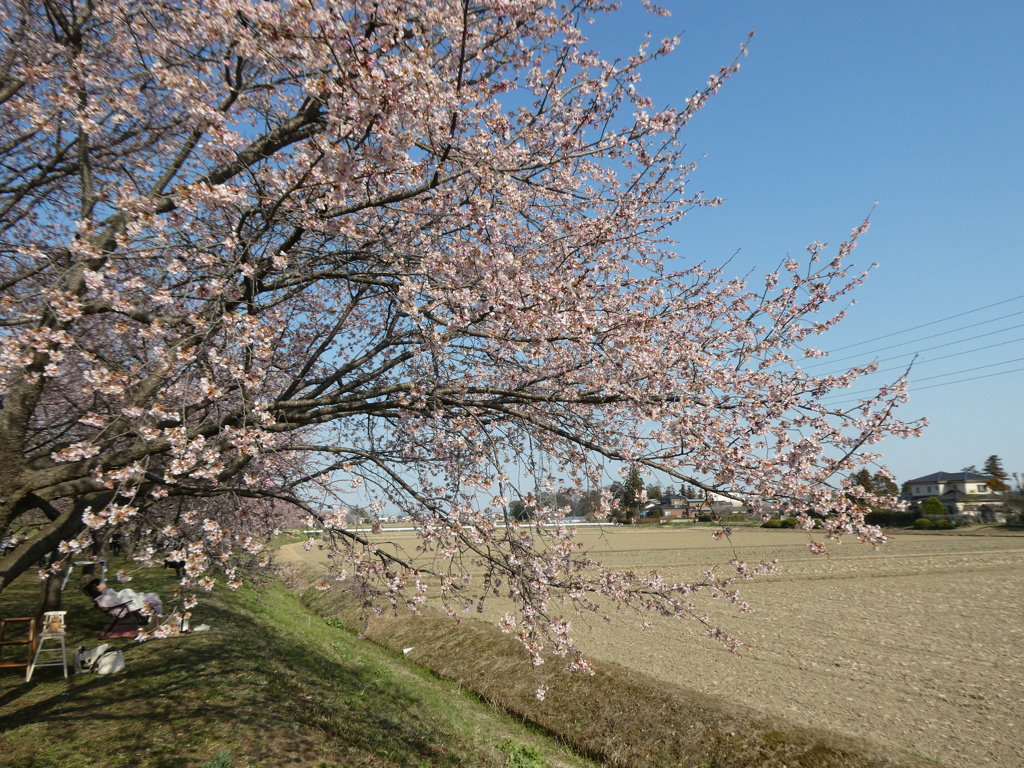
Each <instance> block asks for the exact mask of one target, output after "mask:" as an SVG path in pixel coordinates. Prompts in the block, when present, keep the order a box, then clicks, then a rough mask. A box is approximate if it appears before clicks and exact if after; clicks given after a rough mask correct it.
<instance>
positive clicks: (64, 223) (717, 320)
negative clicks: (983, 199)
mask: <svg viewBox="0 0 1024 768" xmlns="http://www.w3.org/2000/svg"><path fill="white" fill-rule="evenodd" d="M3 7H4V11H5V13H4V18H5V21H4V23H3V25H2V26H0V35H2V56H0V159H2V163H0V290H2V295H0V318H2V329H3V330H2V332H0V391H2V398H3V400H2V409H0V534H2V535H4V536H5V537H7V541H8V544H9V545H10V546H9V548H8V550H7V552H6V554H3V555H2V559H0V588H3V587H5V586H6V585H8V584H9V583H10V581H11V580H12V579H13V578H14V577H16V576H17V575H18V574H20V573H23V572H24V571H25V570H26V569H28V568H30V567H34V564H35V562H36V561H37V560H38V558H39V557H40V556H41V555H43V554H45V553H47V552H50V551H51V550H54V549H58V550H59V552H60V554H61V556H63V557H68V556H73V555H74V553H76V552H78V551H80V550H81V549H82V548H83V547H86V546H88V545H89V543H90V541H91V539H92V537H93V536H94V535H97V536H99V535H102V534H103V533H104V532H107V531H110V530H114V529H117V528H120V527H125V526H135V527H137V528H139V529H151V530H152V531H153V533H152V535H151V537H150V538H149V539H146V540H145V541H143V542H142V546H141V549H140V551H139V555H138V556H139V557H141V558H142V560H143V561H144V562H151V561H153V560H155V559H159V558H163V557H169V558H171V559H174V560H183V561H185V562H186V581H185V583H186V585H187V586H195V587H204V588H209V587H211V586H212V585H213V583H214V581H215V580H221V581H226V582H227V583H228V584H229V586H234V585H237V583H239V580H240V579H241V578H242V576H243V570H242V569H243V567H248V566H252V567H259V566H260V565H263V564H266V563H267V562H268V558H267V556H266V554H265V553H263V552H262V550H261V547H262V537H261V534H263V533H265V532H266V531H267V530H269V529H271V528H273V527H274V526H275V525H278V524H280V521H281V519H282V515H283V514H284V512H283V510H284V509H286V508H290V509H299V510H302V512H303V514H304V515H308V516H309V518H310V519H309V523H310V524H315V525H317V526H318V527H322V528H323V529H324V542H323V544H324V546H327V547H329V548H330V549H331V551H332V552H333V553H334V555H335V559H334V560H333V562H334V563H335V564H336V568H335V570H334V571H333V573H332V577H331V579H328V580H327V581H325V583H324V585H323V586H324V587H329V586H331V585H332V584H336V583H339V582H347V583H351V584H356V585H359V586H358V588H359V589H361V590H362V592H363V595H364V597H365V599H366V601H367V604H368V605H371V606H384V607H388V606H391V605H394V606H398V605H409V606H410V607H412V608H413V609H414V610H416V609H418V606H419V605H420V604H422V603H423V601H424V600H425V599H426V596H427V595H428V594H430V592H431V590H437V591H438V592H439V594H440V595H441V597H442V603H443V605H445V607H446V608H447V609H448V610H449V611H450V612H452V613H453V614H458V613H459V612H460V611H463V610H466V609H468V608H470V607H473V606H477V605H479V602H480V601H481V600H482V599H483V598H484V597H486V596H488V595H492V594H493V595H501V596H503V597H506V598H511V600H512V604H513V605H514V606H515V610H514V611H512V612H510V613H509V614H508V615H507V616H506V617H505V618H504V619H503V621H502V626H503V627H504V628H505V629H506V630H508V631H514V632H515V633H516V634H517V635H518V636H519V637H520V639H521V640H522V642H523V643H524V644H525V645H526V646H527V648H528V649H529V650H530V651H531V653H532V654H534V656H535V658H538V659H539V653H540V651H541V649H542V648H544V647H547V648H548V649H550V650H553V651H554V652H555V653H557V654H561V655H567V656H568V657H569V658H570V665H571V666H574V667H576V668H585V666H586V663H585V661H584V660H583V659H582V657H580V656H579V654H578V653H576V651H575V649H574V647H573V645H572V640H571V634H570V622H571V619H572V616H573V615H575V612H577V611H604V610H606V609H607V607H608V606H609V605H626V606H628V607H632V608H635V609H637V610H638V611H640V612H641V613H654V614H660V615H669V616H678V617H683V618H693V619H697V620H699V621H702V622H704V623H705V624H706V625H707V631H708V633H709V634H711V635H712V636H715V637H719V638H720V639H722V640H723V641H724V642H725V643H726V644H732V643H733V642H734V641H733V640H732V639H731V638H729V637H728V636H727V635H725V634H724V633H723V632H722V631H721V630H719V629H717V628H716V626H715V623H714V621H713V620H712V619H710V618H708V616H707V615H706V613H705V610H704V608H703V607H701V604H700V602H699V600H700V596H701V595H702V594H705V595H709V596H718V597H725V598H726V599H727V601H732V602H734V603H736V604H737V605H739V606H740V607H741V608H742V607H744V606H743V603H742V602H741V601H740V599H739V598H738V597H737V593H736V592H735V590H734V589H733V588H732V586H730V584H731V582H732V580H733V579H735V578H747V577H750V576H752V575H754V574H756V573H759V572H762V571H765V570H770V569H771V567H772V566H771V564H750V565H747V564H745V563H740V562H735V563H733V567H732V569H731V572H730V573H728V574H726V573H725V572H724V571H714V572H710V573H708V574H704V575H700V576H698V578H697V579H696V580H695V581H693V582H688V583H669V582H667V581H664V580H662V579H660V578H659V577H657V576H656V575H651V576H647V577H638V576H635V575H633V574H624V573H616V572H613V571H610V570H608V569H606V568H604V567H603V566H601V565H600V564H599V563H597V562H594V561H593V560H591V559H590V558H589V557H588V555H587V554H586V553H585V552H583V551H581V550H580V549H579V548H578V547H577V546H576V544H575V542H574V539H573V535H572V531H571V530H567V529H565V528H562V527H559V526H557V525H552V526H547V527H546V526H544V525H543V520H544V518H545V514H547V513H548V512H550V510H545V509H543V508H541V509H539V510H537V512H536V514H535V515H533V519H532V521H531V522H530V523H529V524H527V525H523V526H517V525H515V524H514V521H510V520H509V519H508V505H509V503H510V501H512V500H514V499H516V498H519V497H523V498H526V497H527V494H528V493H530V492H536V491H537V490H538V489H540V490H546V491H552V490H555V486H557V485H559V484H562V483H564V484H565V485H566V487H569V486H572V485H575V487H579V488H582V487H587V488H591V487H593V488H599V487H600V486H601V481H602V479H603V478H606V477H607V474H606V473H607V472H608V471H615V470H616V469H619V468H621V475H620V476H621V477H622V478H623V479H625V478H626V477H628V476H629V474H630V472H633V471H636V472H638V473H640V474H642V475H647V474H650V473H652V472H657V473H659V476H661V477H667V478H670V479H671V480H672V481H673V482H678V483H686V484H688V485H690V486H692V487H694V488H696V489H698V490H699V491H701V492H715V493H718V494H722V495H723V496H726V497H730V498H734V499H739V500H742V501H744V502H746V503H747V504H748V506H749V508H750V509H752V510H758V511H759V510H760V509H761V503H762V501H763V500H770V501H771V502H772V503H773V504H774V505H776V506H780V507H781V508H782V509H783V510H785V511H787V512H791V513H796V514H800V515H801V516H802V520H803V524H804V527H806V528H807V529H808V530H809V529H810V528H811V525H812V523H811V519H810V516H809V515H815V514H823V515H824V514H826V513H828V519H827V520H826V522H825V527H824V529H823V531H822V534H821V535H822V536H823V537H829V536H838V535H839V534H842V533H851V534H854V535H856V536H859V537H860V538H862V539H865V540H868V541H872V542H877V541H879V540H880V534H879V532H878V531H877V529H874V528H872V527H870V526H866V525H865V524H864V522H863V518H862V516H861V512H860V511H859V508H858V507H857V506H856V505H855V504H854V503H853V502H852V501H851V498H852V497H855V496H856V494H857V492H856V489H850V488H848V487H847V486H848V481H844V480H842V478H846V477H848V476H849V475H850V474H851V473H852V472H854V471H855V470H856V469H857V468H858V467H859V466H861V465H862V464H863V463H866V462H868V461H874V460H875V459H876V458H877V457H876V456H874V455H871V454H867V453H862V451H863V450H864V449H865V448H866V447H867V446H869V445H870V444H873V443H875V442H877V441H878V440H880V439H882V438H883V437H886V436H889V435H898V436H905V435H908V434H912V433H914V432H915V431H916V429H917V425H914V424H904V423H901V422H900V421H898V420H896V419H895V418H894V415H893V408H894V407H895V406H896V405H897V404H898V403H899V402H900V401H902V400H903V399H904V396H905V395H904V389H903V386H902V383H900V382H897V383H896V384H894V385H892V386H887V387H885V388H883V389H881V390H880V391H879V392H878V393H877V395H876V396H874V397H871V398H867V399H863V400H861V401H860V402H859V403H858V404H857V405H856V406H854V407H851V408H838V407H833V406H830V405H827V404H826V403H827V401H826V399H825V398H826V396H827V395H829V394H830V393H834V392H835V391H836V390H837V389H842V388H845V387H848V386H850V384H851V383H852V382H853V381H854V380H855V379H857V378H858V377H859V376H862V375H864V374H865V373H868V372H870V371H871V370H873V369H872V368H871V367H870V366H864V367H858V368H854V369H851V370H849V371H847V372H844V373H842V374H839V375H829V376H815V375H812V374H810V373H808V372H806V371H805V370H803V368H802V366H801V361H802V360H803V359H804V358H817V357H820V356H821V355H822V353H820V352H818V351H816V350H815V348H814V347H813V346H812V344H811V342H812V339H813V338H814V337H815V336H816V335H818V334H821V333H823V332H825V331H827V330H828V329H829V328H830V327H831V326H832V325H833V324H834V323H835V322H837V320H838V319H840V318H841V316H842V311H841V306H842V305H843V303H845V302H846V301H847V294H848V293H849V292H850V291H851V290H852V289H853V288H854V287H855V286H856V285H857V284H858V283H859V282H860V281H861V279H862V274H861V273H852V272H850V267H851V265H850V254H851V251H852V250H853V247H854V245H855V243H856V240H857V238H858V237H859V236H860V235H861V234H862V233H863V231H864V229H865V228H866V224H864V225H860V226H858V227H856V229H854V230H853V234H852V236H851V238H850V239H849V241H847V242H846V243H843V244H841V245H840V246H838V247H837V248H834V249H828V248H827V247H826V246H824V245H823V244H821V243H815V244H813V245H811V246H810V247H809V249H808V255H807V257H806V259H804V260H803V262H802V263H799V262H798V261H796V260H793V259H787V260H785V261H783V262H782V263H781V264H780V265H779V267H778V268H777V269H775V270H772V271H771V272H770V273H769V274H767V275H765V276H763V277H757V278H753V277H751V278H749V279H746V278H737V277H733V276H730V275H729V274H727V273H726V272H725V271H724V270H723V269H721V268H716V267H713V266H708V265H706V264H698V263H688V264H683V263H681V262H680V260H679V259H678V258H677V257H676V256H675V255H674V254H673V253H672V251H671V248H672V241H671V238H670V229H671V228H672V227H673V226H674V225H676V224H677V223H678V222H679V221H680V219H681V218H682V217H683V216H684V214H686V213H687V212H690V211H691V210H693V209H694V208H699V207H701V206H706V205H717V204H718V202H719V201H718V200H717V199H705V198H703V197H702V196H701V195H700V194H696V193H690V192H689V191H688V190H687V188H686V182H687V178H688V176H689V175H690V174H691V172H692V171H693V164H692V162H691V161H690V160H689V158H688V157H686V156H685V155H684V152H683V148H682V144H681V134H682V131H683V130H684V128H685V126H686V125H687V123H688V122H689V121H690V120H691V119H692V118H693V117H694V116H695V115H696V113H697V112H698V111H699V110H701V109H702V108H703V107H704V106H705V103H706V102H707V101H708V99H709V97H711V96H712V95H713V94H714V93H715V92H716V91H718V89H719V88H720V87H721V86H722V85H723V82H724V81H725V80H726V79H727V78H728V77H729V76H730V75H732V74H733V73H735V72H736V70H737V69H738V66H739V65H738V63H736V62H734V63H733V64H731V65H728V66H726V67H724V68H723V69H721V71H719V72H716V73H714V74H713V75H711V76H710V78H709V79H708V81H707V82H706V83H705V84H704V85H703V86H702V87H700V88H698V89H697V90H696V91H695V92H694V93H693V95H692V96H691V97H690V98H688V99H686V100H685V101H684V102H681V103H679V104H676V105H672V106H664V105H657V104H655V103H653V102H652V101H651V100H650V99H648V98H646V97H645V96H644V95H643V89H642V84H641V83H640V73H641V71H642V70H643V69H644V67H645V66H646V65H647V64H648V63H649V62H651V61H652V60H654V59H657V58H660V57H663V56H667V55H669V54H670V53H671V51H672V49H673V48H674V47H675V46H676V45H677V43H678V41H677V40H675V39H667V40H664V41H662V42H661V43H657V44H651V43H649V42H643V43H642V44H641V45H640V47H639V48H638V50H637V52H636V53H635V54H634V55H633V56H630V57H628V58H625V59H621V60H607V59H605V58H603V57H602V56H601V55H600V54H599V53H598V52H595V51H592V50H591V49H590V47H589V44H588V42H587V41H586V39H585V37H584V34H583V30H584V29H585V27H586V21H587V19H588V18H589V17H591V16H593V15H596V14H603V13H605V12H610V11H611V4H608V3H605V2H603V1H602V0H569V1H567V2H564V3H558V2H548V0H500V1H499V0H373V2H369V0H349V2H345V3H326V2H322V0H310V1H309V2H303V3H298V2H259V1H254V0H134V2H126V1H125V0H60V1H58V0H6V1H5V2H4V3H3ZM655 10H656V9H655ZM837 302H838V303H837ZM538 456H543V457H544V461H543V463H542V464H540V465H538V463H537V459H536V457H538ZM524 478H525V479H524ZM549 496H550V497H557V495H556V494H549ZM602 503H603V504H604V505H605V507H606V509H605V510H604V511H605V512H607V511H608V509H607V508H608V507H609V505H611V500H610V499H609V498H607V495H606V496H605V497H604V499H603V501H602ZM357 504H358V505H360V506H364V507H367V508H369V509H371V510H372V511H373V512H374V513H375V514H379V513H381V512H383V511H385V510H390V511H395V510H397V511H399V512H400V513H401V514H403V515H408V516H409V518H410V519H411V520H412V521H413V523H414V525H415V527H416V531H417V534H418V542H419V543H418V546H417V547H406V548H404V549H402V548H400V547H398V546H397V544H389V543H387V541H386V537H382V535H380V534H364V533H361V532H359V530H356V529H355V528H354V527H353V526H352V525H351V524H350V523H348V522H347V521H346V520H347V518H348V509H349V507H352V506H355V505H357ZM506 523H507V524H506ZM811 546H812V548H818V549H820V548H821V547H822V544H820V543H819V542H812V543H811Z"/></svg>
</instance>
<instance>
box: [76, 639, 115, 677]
mask: <svg viewBox="0 0 1024 768" xmlns="http://www.w3.org/2000/svg"><path fill="white" fill-rule="evenodd" d="M108 648H110V646H109V645H107V644H106V643H104V644H103V645H97V646H96V647H95V648H93V649H92V650H88V651H87V650H85V646H84V645H80V646H78V648H77V649H76V650H75V655H74V658H73V659H72V667H73V668H74V670H75V674H76V675H78V674H81V673H83V672H92V667H93V664H95V663H96V661H97V660H98V659H99V657H100V656H102V655H103V654H104V653H106V651H107V649H108Z"/></svg>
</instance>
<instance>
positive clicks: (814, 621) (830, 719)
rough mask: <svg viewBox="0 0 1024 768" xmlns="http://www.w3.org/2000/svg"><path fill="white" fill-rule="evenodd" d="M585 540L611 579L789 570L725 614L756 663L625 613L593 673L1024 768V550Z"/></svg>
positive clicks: (663, 531) (617, 533)
mask: <svg viewBox="0 0 1024 768" xmlns="http://www.w3.org/2000/svg"><path fill="white" fill-rule="evenodd" d="M399 535H401V534H399ZM580 538H581V540H582V541H584V542H585V543H586V546H587V548H588V549H589V550H590V551H591V552H593V554H594V556H595V558H597V559H600V560H602V561H603V562H604V563H605V564H606V565H609V566H613V567H617V568H621V569H625V570H634V571H649V570H657V571H659V572H660V573H661V574H662V575H663V576H667V577H669V578H672V579H680V580H682V579H692V578H694V577H695V576H696V575H698V574H699V573H700V572H701V571H702V570H704V569H705V568H707V567H710V566H713V565H715V564H721V563H723V562H725V561H727V560H728V559H729V558H730V557H733V556H735V557H737V558H738V559H742V560H746V561H748V562H756V561H758V560H762V559H764V560H771V559H774V558H778V559H779V561H780V564H781V571H780V572H779V573H777V574H773V575H770V576H767V577H764V578H763V579H760V580H757V581H753V582H749V583H743V584H742V586H741V591H742V594H743V596H744V597H745V599H746V600H747V601H748V602H749V603H751V605H752V606H753V607H754V608H755V609H756V611H755V612H754V613H751V614H742V615H740V614H737V613H735V612H732V611H724V612H720V613H718V614H717V618H719V619H720V623H721V624H722V626H723V627H724V628H725V629H727V630H728V631H730V632H732V633H733V634H734V635H736V636H738V637H740V638H741V639H742V641H743V642H744V644H745V650H744V652H743V655H742V656H740V657H737V656H734V655H731V654H729V653H728V652H726V651H724V650H722V648H721V647H720V646H719V645H717V644H715V643H714V642H712V641H709V640H708V639H706V638H704V637H702V636H701V631H700V627H699V626H698V625H695V624H694V625H691V624H681V623H679V622H671V621H663V622H655V624H654V626H653V627H651V628H650V629H648V630H647V631H640V629H639V619H637V618H635V617H633V616H631V615H628V614H623V615H622V620H621V621H615V622H613V623H611V624H606V623H603V622H594V623H593V624H592V625H591V626H587V625H584V624H581V623H580V620H579V619H576V620H575V621H574V627H575V628H576V630H577V642H578V644H579V645H580V647H581V648H583V649H584V650H585V651H586V652H587V653H589V654H590V655H591V656H593V657H594V658H598V659H606V660H609V661H615V662H617V663H619V664H622V665H625V666H629V667H633V668H636V669H638V670H641V671H643V672H645V673H647V674H650V675H653V676H657V677H661V678H663V679H666V680H671V681H674V682H677V683H680V684H682V685H685V686H688V687H690V688H694V689H697V690H700V691H703V692H707V693H711V694H715V695H717V696H720V697H722V698H724V699H726V700H728V701H734V702H738V703H742V704H745V705H747V706H750V707H753V708H755V709H758V710H761V711H763V712H766V713H770V714H774V715H777V716H781V717H783V718H785V719H787V720H789V721H791V722H794V723H799V724H802V725H807V726H812V727H821V728H827V729H829V730H832V731H838V732H840V733H845V734H849V735H855V736H860V737H864V738H867V739H870V740H872V741H875V742H877V743H879V744H881V745H883V746H887V747H891V748H893V749H896V750H899V751H910V752H911V753H913V754H916V755H918V756H921V757H925V758H930V759H932V760H936V761H938V762H940V763H942V764H943V765H947V766H954V767H955V768H975V767H976V766H991V767H992V768H1021V766H1024V536H997V535H963V534H960V535H957V534H948V533H942V534H938V533H936V534H921V533H916V532H913V533H911V532H907V533H897V534H896V535H894V536H892V538H891V541H890V542H889V543H888V544H886V545H885V546H884V547H882V549H880V550H879V551H873V550H872V549H871V548H870V547H866V546H863V545H860V544H857V543H855V542H853V541H852V540H851V541H849V542H847V543H844V544H842V545H840V546H833V548H832V553H833V557H832V558H831V559H828V558H825V557H821V556H814V555H811V554H810V553H809V552H808V550H807V546H806V544H807V540H808V539H807V536H806V534H803V533H800V532H795V531H782V530H762V529H757V528H749V529H748V528H740V529H738V530H737V531H736V532H735V533H734V535H733V537H732V542H731V544H730V543H729V542H726V541H722V542H717V541H714V540H713V539H712V538H711V535H710V530H709V529H707V528H696V529H693V528H685V527H657V528H654V527H652V528H642V529H632V528H605V529H603V530H602V531H600V532H598V531H596V530H593V529H590V530H585V531H581V534H580ZM410 543H411V542H410ZM310 556H311V557H312V556H313V555H310Z"/></svg>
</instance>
